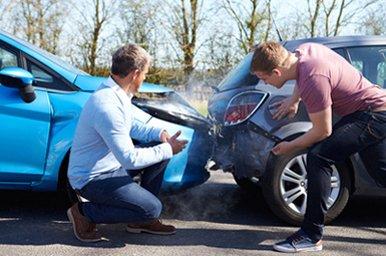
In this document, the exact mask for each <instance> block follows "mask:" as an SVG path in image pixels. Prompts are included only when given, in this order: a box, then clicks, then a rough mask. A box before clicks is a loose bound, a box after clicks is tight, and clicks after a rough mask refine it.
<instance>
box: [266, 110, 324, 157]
mask: <svg viewBox="0 0 386 256" xmlns="http://www.w3.org/2000/svg"><path fill="white" fill-rule="evenodd" d="M309 117H310V119H311V122H312V128H311V129H310V130H309V131H308V132H306V133H305V134H303V135H302V136H300V137H298V138H296V139H294V140H292V141H289V142H287V141H284V142H281V143H279V144H278V145H276V146H275V147H274V148H273V149H272V152H273V153H274V154H276V155H282V154H288V153H291V152H293V151H295V150H302V149H306V148H308V147H310V146H312V145H313V144H315V143H317V142H319V141H321V140H323V139H325V138H327V137H328V136H330V135H331V132H332V110H331V106H329V107H327V108H326V109H324V110H322V111H319V112H316V113H312V114H309Z"/></svg>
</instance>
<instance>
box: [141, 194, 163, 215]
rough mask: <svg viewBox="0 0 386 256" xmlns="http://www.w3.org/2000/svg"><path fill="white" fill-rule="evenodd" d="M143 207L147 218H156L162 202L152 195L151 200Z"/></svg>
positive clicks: (159, 213)
mask: <svg viewBox="0 0 386 256" xmlns="http://www.w3.org/2000/svg"><path fill="white" fill-rule="evenodd" d="M144 209H145V213H146V217H147V218H149V219H157V218H159V216H160V215H161V211H162V203H161V201H160V200H159V199H158V198H156V197H154V198H153V199H152V200H150V201H149V202H147V204H146V205H145V207H144Z"/></svg>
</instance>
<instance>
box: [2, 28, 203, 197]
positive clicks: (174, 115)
mask: <svg viewBox="0 0 386 256" xmlns="http://www.w3.org/2000/svg"><path fill="white" fill-rule="evenodd" d="M103 79H105V78H100V77H93V76H90V75H88V74H87V73H85V72H83V71H81V70H79V69H77V68H75V67H73V66H71V65H69V64H67V63H65V62H64V61H62V60H61V59H59V58H58V57H56V56H54V55H52V54H50V53H48V52H46V51H44V50H42V49H39V48H37V47H35V46H33V45H32V44H29V43H27V42H25V41H23V40H20V39H18V38H16V37H14V36H12V35H10V34H8V33H6V32H3V31H0V123H1V125H0V141H1V143H0V189H12V190H16V189H17V190H35V191H55V190H58V189H59V190H60V189H66V186H67V165H68V158H69V152H70V150H71V143H72V139H73V136H74V131H75V127H76V124H77V121H78V118H79V114H80V112H81V110H82V107H83V105H84V104H85V102H86V101H87V99H88V98H89V96H90V95H91V94H92V93H93V91H94V90H95V89H96V88H98V86H99V85H100V84H101V82H102V81H103ZM133 103H134V105H135V106H137V107H136V108H135V111H136V112H137V113H136V118H137V119H138V120H139V121H141V122H143V123H149V124H153V125H158V126H161V127H165V129H167V130H168V131H169V133H171V134H173V133H175V132H176V131H178V130H181V131H182V134H181V136H180V137H181V138H182V139H186V140H188V141H189V144H188V145H187V147H186V148H185V149H184V150H183V151H182V152H181V153H179V154H177V155H175V156H174V157H173V158H172V159H171V161H170V162H169V164H168V167H167V169H166V172H165V176H164V182H163V190H164V191H178V190H181V189H186V188H189V187H192V186H195V185H198V184H201V183H203V182H205V181H206V180H207V179H208V177H209V173H208V172H207V171H206V169H205V165H206V163H207V158H208V155H209V154H210V145H209V144H208V143H206V142H207V140H208V137H209V135H208V130H209V128H210V124H209V122H208V120H207V119H206V118H205V117H203V116H202V115H200V114H199V113H198V112H197V111H196V110H194V109H193V108H192V107H191V106H190V105H189V104H188V103H187V102H186V101H185V100H184V99H182V98H181V97H180V96H179V95H178V94H177V93H176V92H174V91H173V90H171V89H169V88H166V87H163V86H159V85H155V84H149V83H144V84H143V86H142V87H141V90H140V93H138V95H136V96H135V97H134V98H133ZM137 143H141V141H138V142H137Z"/></svg>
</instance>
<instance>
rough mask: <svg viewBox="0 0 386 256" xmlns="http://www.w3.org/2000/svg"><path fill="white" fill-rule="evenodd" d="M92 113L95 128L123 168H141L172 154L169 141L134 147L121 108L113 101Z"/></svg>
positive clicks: (167, 157)
mask: <svg viewBox="0 0 386 256" xmlns="http://www.w3.org/2000/svg"><path fill="white" fill-rule="evenodd" d="M94 115H95V116H94V118H95V124H94V128H95V130H96V131H97V132H98V134H99V135H100V136H101V137H102V138H103V140H104V141H105V143H106V144H107V146H108V147H109V149H110V150H111V151H112V153H113V154H114V156H115V158H116V159H117V160H118V161H119V162H120V164H121V165H122V166H123V167H124V168H125V169H141V168H144V167H147V166H150V165H153V164H155V163H158V162H161V161H163V160H166V159H170V158H171V157H172V156H173V147H172V145H171V144H170V143H162V144H159V145H157V146H154V147H149V148H136V147H134V145H133V142H132V140H131V137H130V134H129V129H128V127H127V124H126V122H125V118H124V116H123V110H122V109H120V108H119V107H118V106H116V105H114V104H113V103H109V104H100V105H99V108H98V109H96V110H95V112H94Z"/></svg>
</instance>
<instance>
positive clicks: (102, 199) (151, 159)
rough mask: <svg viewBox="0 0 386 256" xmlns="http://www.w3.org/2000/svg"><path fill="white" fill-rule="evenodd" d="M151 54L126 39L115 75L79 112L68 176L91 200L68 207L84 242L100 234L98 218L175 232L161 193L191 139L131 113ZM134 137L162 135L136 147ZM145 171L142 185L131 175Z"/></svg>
mask: <svg viewBox="0 0 386 256" xmlns="http://www.w3.org/2000/svg"><path fill="white" fill-rule="evenodd" d="M150 60H151V58H150V56H149V54H148V53H147V52H146V51H145V50H144V49H142V48H141V47H139V46H136V45H126V46H123V47H121V48H120V49H118V50H117V51H116V52H115V53H114V54H113V58H112V67H111V76H110V77H109V78H108V79H107V81H105V82H104V83H103V84H102V85H101V86H100V87H99V88H98V90H97V91H96V92H95V93H94V94H93V95H92V96H91V97H90V99H89V100H88V101H87V103H86V104H85V106H84V108H83V111H82V113H81V115H80V118H79V122H78V126H77V129H76V132H75V137H74V141H73V145H72V150H71V155H70V163H69V169H68V178H69V181H70V184H71V186H72V187H73V188H74V189H75V190H76V191H77V193H79V194H80V195H81V196H82V197H83V198H86V199H87V200H88V201H89V202H85V203H76V204H75V205H73V206H72V207H71V208H70V209H68V211H67V215H68V218H69V219H70V221H71V222H72V224H73V229H74V234H75V236H76V237H77V238H78V239H79V240H81V241H85V242H96V241H100V240H101V236H100V234H99V233H98V232H97V231H96V228H95V226H96V225H95V224H96V223H128V225H127V228H126V230H127V231H128V232H132V233H140V232H147V233H153V234H173V233H175V228H174V227H173V226H171V225H164V224H162V223H161V222H160V220H159V219H158V218H159V215H160V213H161V209H162V204H161V202H160V201H159V199H158V198H157V195H158V193H159V190H160V187H161V183H162V180H163V174H164V170H165V168H166V164H167V162H168V160H169V159H170V158H171V157H172V156H173V154H177V153H178V152H180V151H181V150H182V149H183V148H184V147H185V145H186V143H187V141H184V140H178V139H177V137H178V136H179V134H180V133H179V132H178V133H176V134H175V135H173V136H172V137H170V136H169V134H168V133H167V132H166V130H164V129H161V128H156V127H151V126H148V125H145V124H143V123H141V122H139V121H137V120H136V119H134V116H133V112H134V111H133V106H132V104H131V98H132V96H133V95H134V94H135V93H136V92H137V91H138V89H139V87H140V86H141V84H142V82H143V80H144V79H145V77H146V74H147V72H148V69H149V65H150ZM131 138H135V139H140V140H141V141H145V142H151V141H158V142H159V144H157V145H155V146H152V147H135V146H134V144H133V141H132V139H131ZM138 173H142V177H141V186H140V185H138V184H137V183H136V182H134V181H133V179H132V177H133V176H135V175H136V174H138Z"/></svg>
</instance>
